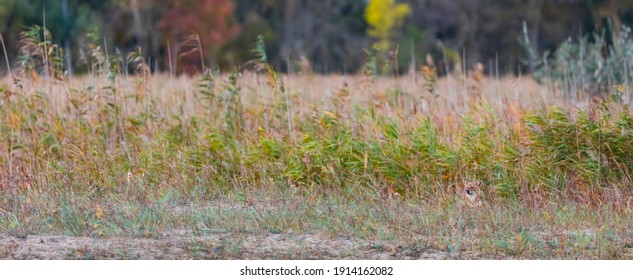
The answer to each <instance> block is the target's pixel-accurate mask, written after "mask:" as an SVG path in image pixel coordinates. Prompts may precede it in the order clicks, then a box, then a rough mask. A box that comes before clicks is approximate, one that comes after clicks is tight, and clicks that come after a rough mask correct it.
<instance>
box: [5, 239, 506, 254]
mask: <svg viewBox="0 0 633 280" xmlns="http://www.w3.org/2000/svg"><path fill="white" fill-rule="evenodd" d="M0 258H1V259H473V258H475V259H480V258H484V259H488V258H503V256H483V255H478V254H467V253H466V254H465V253H462V254H460V255H452V254H450V253H449V252H445V251H440V250H435V249H431V248H425V247H424V246H423V245H421V244H418V245H414V244H409V245H404V244H397V243H393V242H388V243H380V244H379V243H369V242H359V241H355V240H350V239H345V238H326V237H321V236H318V235H293V234H265V235H264V234H235V233H231V234H210V235H207V236H204V237H192V236H191V235H189V236H183V235H173V236H168V237H166V238H162V239H143V238H112V239H98V238H97V239H94V238H88V237H68V236H36V235H30V236H26V237H24V238H17V237H13V236H7V235H0Z"/></svg>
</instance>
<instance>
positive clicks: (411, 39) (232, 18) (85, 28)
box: [0, 0, 633, 73]
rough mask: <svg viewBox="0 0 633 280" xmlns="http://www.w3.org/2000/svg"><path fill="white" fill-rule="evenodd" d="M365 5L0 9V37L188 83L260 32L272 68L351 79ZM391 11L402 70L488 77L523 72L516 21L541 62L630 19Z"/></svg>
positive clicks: (584, 8) (552, 2)
mask: <svg viewBox="0 0 633 280" xmlns="http://www.w3.org/2000/svg"><path fill="white" fill-rule="evenodd" d="M369 1H370V0H320V1H313V0H178V1H176V0H172V1H157V0H103V1H101V0H55V1H46V0H0V33H1V34H2V35H3V38H4V42H5V43H6V44H7V50H8V53H9V57H10V58H15V57H17V55H18V53H19V39H20V32H21V31H22V30H24V29H25V27H27V26H32V25H44V26H45V27H46V28H47V29H49V30H50V31H51V34H52V36H53V40H54V42H55V43H56V44H58V45H59V46H60V47H62V48H64V49H65V50H66V52H65V54H66V57H65V62H66V64H67V66H71V67H69V69H75V70H76V71H82V69H85V67H84V66H82V65H83V63H84V62H82V60H85V58H84V57H85V53H86V51H87V48H88V47H89V44H90V43H91V42H92V43H95V42H94V40H92V41H91V39H90V38H93V39H94V38H98V41H99V44H102V45H107V47H108V50H110V53H112V54H119V55H120V56H122V57H125V54H126V53H128V52H130V51H133V50H137V49H136V47H137V46H140V49H141V52H142V55H143V57H145V59H146V61H148V63H149V65H150V67H151V68H152V70H158V71H174V72H179V73H182V72H187V73H195V72H198V71H200V70H201V68H203V67H204V66H211V67H220V68H223V69H227V68H230V67H234V66H238V65H243V64H244V63H245V62H247V61H249V60H250V59H252V58H253V55H252V53H251V52H250V50H251V48H252V46H253V43H254V42H255V40H256V37H257V35H259V34H261V35H262V36H263V37H264V39H265V41H266V45H267V46H266V47H267V51H268V58H269V61H270V62H271V63H272V64H273V65H274V66H275V67H276V68H277V69H280V70H282V71H291V72H297V71H300V70H302V69H304V70H305V69H306V68H307V67H309V68H311V69H313V70H314V71H315V72H318V73H332V72H338V73H355V72H356V71H358V69H359V68H360V67H361V66H362V65H363V63H364V61H366V59H367V57H366V56H367V54H366V52H364V51H363V50H364V49H367V48H368V47H369V46H371V45H372V44H374V43H375V42H376V41H377V39H376V38H374V37H375V36H373V37H372V36H370V35H371V34H370V33H371V32H370V26H369V25H368V24H367V22H366V21H365V20H366V18H365V9H366V7H367V5H368V2H369ZM372 1H376V0H372ZM391 2H393V1H391ZM396 2H397V3H399V4H402V3H404V4H408V9H409V10H408V11H407V13H406V15H407V16H406V18H405V19H404V22H403V23H402V24H401V26H400V27H399V28H397V29H394V30H392V33H393V34H390V35H389V36H388V38H389V39H390V40H391V42H390V44H389V46H390V47H391V48H392V49H393V52H392V53H394V54H396V55H397V56H396V55H394V60H395V59H396V58H395V57H397V64H396V65H398V68H399V70H400V71H403V72H404V71H406V70H407V69H408V68H409V67H410V66H411V65H416V68H417V67H419V65H420V64H423V63H424V59H425V57H426V55H427V54H430V55H432V56H433V57H434V58H435V60H436V61H441V62H442V63H438V64H439V66H440V67H442V66H445V67H448V68H452V67H455V65H462V64H463V65H466V67H468V68H469V66H470V65H472V64H474V63H476V62H481V63H483V64H484V65H486V66H487V67H486V69H487V70H488V71H489V72H488V73H491V72H490V71H492V70H493V69H495V68H499V71H500V72H502V73H503V72H518V71H528V70H529V59H528V55H527V54H526V51H525V46H524V45H523V44H524V42H523V41H522V38H523V36H524V34H523V23H524V22H525V23H526V24H527V26H528V37H529V44H530V47H532V48H533V49H535V50H537V52H538V53H542V52H544V51H546V50H552V49H554V48H555V47H556V46H557V45H559V44H560V43H561V42H562V41H564V40H565V39H566V38H568V37H577V36H579V35H582V34H587V33H590V32H593V31H594V30H596V29H599V28H612V29H617V28H619V26H621V25H630V24H631V22H632V21H633V0H530V1H526V0H406V1H405V0H402V1H396ZM403 15H404V14H403ZM383 37H385V36H383ZM69 50H70V51H69ZM0 65H4V63H1V64H0ZM82 67H84V68H82Z"/></svg>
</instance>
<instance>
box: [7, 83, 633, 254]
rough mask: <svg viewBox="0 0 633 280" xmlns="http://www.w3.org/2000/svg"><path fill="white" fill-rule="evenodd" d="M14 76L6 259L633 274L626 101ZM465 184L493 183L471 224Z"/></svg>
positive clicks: (484, 87) (426, 89)
mask: <svg viewBox="0 0 633 280" xmlns="http://www.w3.org/2000/svg"><path fill="white" fill-rule="evenodd" d="M15 77H19V78H20V79H14V80H12V79H9V78H7V79H5V80H3V81H1V82H0V98H1V100H0V129H1V132H0V133H1V135H2V138H1V139H0V167H1V169H0V171H1V172H2V173H1V177H0V178H1V179H0V258H26V259H32V258H46V259H51V258H71V259H74V258H80V259H84V258H97V259H103V258H105V259H111V258H116V259H127V258H133V259H135V258H143V259H145V258H161V259H165V258H167V259H169V258H179V259H180V258H182V259H188V258H222V259H226V258H266V259H270V258H301V259H304V258H307V259H337V258H366V259H382V258H395V259H417V258H466V259H470V258H530V259H533V258H545V259H551V258H555V259H558V258H563V259H568V258H572V259H573V258H589V259H595V258H600V259H621V258H624V259H631V258H633V249H632V248H633V232H632V231H631V230H630V229H631V228H632V226H633V219H632V218H633V197H632V194H633V192H632V190H633V185H632V182H633V180H632V178H631V172H632V171H633V113H632V112H631V111H630V109H629V108H628V106H627V105H628V104H627V103H628V101H626V100H627V99H626V98H625V97H628V96H630V94H629V93H628V91H627V90H626V89H625V88H624V87H618V88H615V87H614V88H613V92H614V93H618V92H619V93H621V95H622V96H623V98H619V99H618V98H615V99H614V98H611V97H608V98H604V99H596V100H583V99H578V98H575V99H573V100H570V99H569V98H563V97H561V96H559V94H558V93H557V91H556V90H552V88H551V87H548V86H541V85H539V84H537V83H536V82H534V81H533V80H532V79H531V78H530V77H519V78H499V79H493V78H486V77H480V76H477V75H475V74H468V75H462V76H460V75H453V76H448V77H444V78H441V79H439V80H436V79H435V78H433V77H429V76H428V75H427V76H424V75H421V74H418V76H413V75H404V76H400V77H391V78H387V77H377V78H373V77H371V76H362V75H359V76H340V75H331V76H318V75H280V76H276V73H275V75H272V74H271V73H269V74H252V73H248V72H245V73H243V74H237V73H234V74H226V75H203V76H201V77H193V78H187V77H172V76H169V75H150V74H146V75H136V76H124V75H105V74H104V75H97V74H93V75H87V76H85V77H73V78H72V79H70V80H68V79H62V80H56V79H53V78H52V77H51V78H46V77H44V76H39V77H35V76H33V77H31V76H29V75H22V76H15ZM623 100H624V101H623ZM464 181H481V182H483V183H484V187H483V189H482V200H483V206H482V207H479V208H462V207H458V204H459V203H458V201H459V200H460V199H461V197H460V194H459V193H458V192H457V191H456V189H457V187H458V185H459V184H461V183H462V182H464Z"/></svg>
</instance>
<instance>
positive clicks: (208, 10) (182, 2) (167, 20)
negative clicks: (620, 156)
mask: <svg viewBox="0 0 633 280" xmlns="http://www.w3.org/2000/svg"><path fill="white" fill-rule="evenodd" d="M234 10H235V5H234V4H233V1H232V0H178V1H172V2H171V4H170V8H169V9H168V10H167V13H165V15H164V16H163V18H162V19H161V20H160V21H159V22H158V27H159V28H160V29H161V30H162V31H163V32H164V35H165V39H166V40H169V41H170V42H171V43H172V46H174V49H173V50H172V51H173V52H174V53H173V54H172V56H173V57H174V58H175V56H176V55H177V54H178V53H181V52H183V51H184V52H188V54H187V55H185V56H183V60H182V61H180V63H183V64H184V65H181V66H185V68H186V67H187V64H189V63H194V64H197V65H199V64H198V63H199V57H200V56H199V55H198V52H189V51H190V49H189V48H188V49H186V50H182V49H181V47H183V45H182V43H183V41H184V40H185V39H184V38H185V37H186V36H188V35H191V34H197V35H198V36H199V37H200V43H201V44H202V48H203V52H204V54H205V55H209V53H208V52H209V50H210V49H211V48H212V47H215V46H220V45H222V44H224V43H226V42H227V41H228V40H230V39H231V38H233V36H235V35H236V34H237V33H238V32H239V25H238V24H237V22H236V20H235V18H234ZM187 45H190V43H187ZM189 66H191V65H189ZM188 72H189V71H188Z"/></svg>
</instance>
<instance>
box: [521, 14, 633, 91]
mask: <svg viewBox="0 0 633 280" xmlns="http://www.w3.org/2000/svg"><path fill="white" fill-rule="evenodd" d="M525 32H527V31H525ZM527 38H528V37H527V35H526V37H525V39H524V40H526V43H525V45H526V46H529V45H530V43H529V41H527V40H528V39H527ZM528 52H529V54H530V56H531V57H532V58H533V59H534V60H535V61H536V63H537V64H536V66H537V68H536V71H535V73H534V77H535V78H536V79H537V81H539V82H542V83H545V84H548V85H549V86H551V87H552V88H554V89H555V90H557V91H559V92H561V93H562V94H564V96H566V97H569V98H584V97H591V96H605V95H607V94H610V93H612V92H614V89H615V87H616V86H618V85H625V86H628V85H629V83H630V82H631V81H633V71H632V70H633V66H632V65H631V63H630V61H632V60H633V38H632V35H631V29H630V28H628V27H626V26H623V27H622V30H619V31H615V30H613V29H604V30H601V31H596V32H594V33H593V34H591V35H585V36H583V37H581V38H580V39H578V40H572V39H571V38H570V39H568V40H566V41H565V42H563V43H562V44H561V45H560V46H559V47H558V49H557V50H556V51H555V52H554V53H553V54H552V55H551V56H550V55H549V54H548V53H546V54H545V55H544V56H543V58H542V59H538V58H537V57H536V53H535V51H534V50H532V49H531V48H528Z"/></svg>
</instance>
